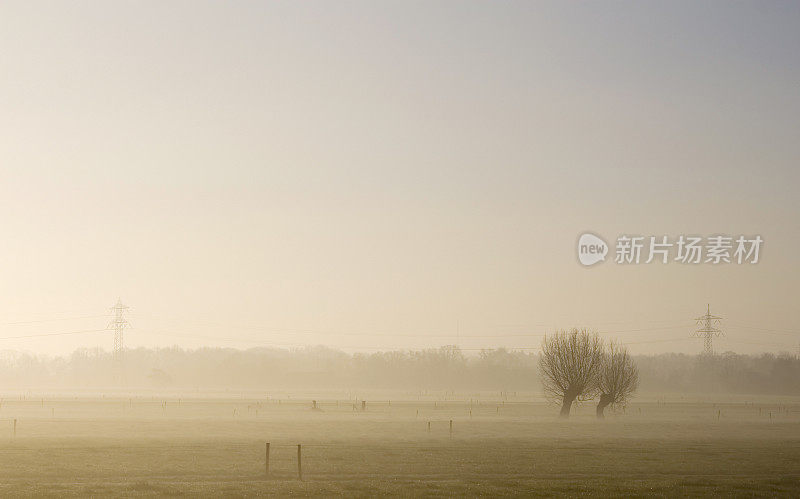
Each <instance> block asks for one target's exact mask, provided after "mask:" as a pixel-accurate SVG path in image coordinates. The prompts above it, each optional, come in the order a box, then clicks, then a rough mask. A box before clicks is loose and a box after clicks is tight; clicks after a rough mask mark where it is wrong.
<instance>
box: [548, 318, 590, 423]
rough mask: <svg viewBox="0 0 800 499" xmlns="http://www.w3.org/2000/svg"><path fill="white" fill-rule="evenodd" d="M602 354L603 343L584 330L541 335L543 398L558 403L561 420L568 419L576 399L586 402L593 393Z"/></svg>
mask: <svg viewBox="0 0 800 499" xmlns="http://www.w3.org/2000/svg"><path fill="white" fill-rule="evenodd" d="M603 355H604V352H603V340H601V339H600V337H599V336H597V334H596V333H591V332H589V331H588V330H586V329H582V330H580V331H579V330H578V329H572V330H571V331H569V332H567V331H559V332H557V333H556V334H554V335H552V336H545V338H544V340H543V341H542V354H541V356H540V357H539V372H540V373H541V376H542V384H543V385H544V392H545V395H547V396H548V397H549V398H551V399H554V400H560V401H561V417H564V418H566V417H569V412H570V409H571V408H572V403H573V402H575V401H576V400H578V401H584V400H590V399H592V398H594V396H595V395H596V394H597V391H598V388H599V387H598V382H599V374H600V369H601V368H602V367H603Z"/></svg>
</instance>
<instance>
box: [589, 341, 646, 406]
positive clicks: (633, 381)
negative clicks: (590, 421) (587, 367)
mask: <svg viewBox="0 0 800 499" xmlns="http://www.w3.org/2000/svg"><path fill="white" fill-rule="evenodd" d="M599 376H600V379H599V391H600V402H599V403H598V404H597V417H598V418H602V417H605V415H604V414H603V411H604V410H605V408H606V407H608V406H609V405H619V404H624V403H625V402H626V401H627V400H628V399H629V398H630V397H631V395H633V393H634V392H635V391H636V388H638V387H639V370H638V369H637V368H636V364H634V363H633V359H632V358H631V356H630V355H629V354H628V349H627V348H625V347H624V346H622V345H620V344H618V343H613V342H612V343H611V344H610V345H609V348H608V351H607V352H605V355H604V359H603V367H602V369H600V374H599Z"/></svg>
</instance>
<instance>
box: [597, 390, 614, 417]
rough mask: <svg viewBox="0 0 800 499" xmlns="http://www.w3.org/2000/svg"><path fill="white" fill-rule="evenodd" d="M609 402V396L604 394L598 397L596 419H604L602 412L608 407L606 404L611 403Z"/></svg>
mask: <svg viewBox="0 0 800 499" xmlns="http://www.w3.org/2000/svg"><path fill="white" fill-rule="evenodd" d="M611 400H612V399H611V395H607V394H605V393H604V394H602V395H600V402H599V403H598V404H597V417H598V418H601V419H602V418H604V417H606V416H605V414H603V411H604V410H605V409H606V407H608V404H610V403H611Z"/></svg>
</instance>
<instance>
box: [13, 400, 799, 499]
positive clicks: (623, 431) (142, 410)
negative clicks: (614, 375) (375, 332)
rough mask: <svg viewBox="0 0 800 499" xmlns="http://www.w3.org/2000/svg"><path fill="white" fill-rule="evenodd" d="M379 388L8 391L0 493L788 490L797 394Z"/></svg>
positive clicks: (793, 467)
mask: <svg viewBox="0 0 800 499" xmlns="http://www.w3.org/2000/svg"><path fill="white" fill-rule="evenodd" d="M380 395H381V394H369V396H366V395H364V398H365V399H366V400H367V404H366V410H364V411H362V410H361V403H360V402H356V401H355V398H351V399H348V398H347V395H344V394H343V396H342V398H338V397H334V396H328V398H325V396H324V395H318V397H319V398H318V409H317V410H313V409H312V408H311V398H312V397H313V396H309V395H300V394H294V395H288V394H282V395H275V394H272V395H271V396H267V395H266V394H264V395H257V394H242V395H240V396H234V395H230V394H227V395H226V394H222V395H216V396H210V395H209V396H200V395H194V396H192V397H188V396H186V397H178V396H176V395H171V396H169V397H167V396H163V395H162V396H155V395H154V396H149V395H147V396H144V395H142V394H139V395H138V396H134V395H131V396H123V395H119V394H118V395H115V396H110V395H109V396H108V397H100V396H93V397H89V396H86V395H64V394H60V395H36V394H33V393H26V394H19V393H18V394H5V395H4V396H3V400H2V402H1V403H0V496H10V495H35V496H42V495H45V496H46V495H52V496H71V495H77V496H90V495H91V496H103V497H106V496H165V495H167V496H179V495H188V496H197V495H217V496H218V495H225V496H251V495H276V496H287V495H324V496H330V495H346V496H374V495H382V494H391V495H439V496H449V495H460V496H463V495H469V496H473V495H524V496H531V495H534V496H536V495H545V496H546V495H570V496H579V495H602V496H608V495H612V496H651V495H660V496H675V495H679V496H686V495H691V496H696V495H724V496H742V497H745V496H747V497H751V496H753V495H764V496H775V495H783V496H797V495H800V401H798V400H797V399H791V398H788V397H784V398H777V397H776V398H772V399H767V398H760V399H757V398H755V397H752V398H749V399H748V398H747V397H738V398H735V399H734V398H730V397H728V398H726V397H708V398H703V399H699V398H698V399H688V398H683V397H679V396H672V397H669V396H665V397H659V398H649V399H648V398H645V397H641V398H640V399H637V400H636V401H634V403H632V404H631V405H629V406H628V407H627V408H625V411H624V412H623V411H619V412H617V413H612V414H609V415H608V417H607V418H606V419H605V420H597V419H596V418H595V417H594V414H593V410H594V408H593V407H592V406H591V405H588V404H587V405H584V406H581V407H579V408H577V409H576V410H575V411H574V413H573V416H572V417H571V418H570V419H569V420H568V421H563V420H559V419H558V418H557V417H556V414H557V412H558V409H557V408H556V407H553V406H552V405H548V404H546V403H544V402H543V401H540V400H537V399H535V398H534V397H531V396H524V395H520V396H509V395H503V396H501V394H497V393H495V394H485V393H484V394H447V395H444V394H439V395H426V396H423V395H417V394H405V395H403V394H392V395H391V397H392V399H391V400H390V399H389V397H387V396H384V397H383V398H379V397H380ZM314 398H316V397H314ZM395 398H396V400H395ZM14 420H16V435H15V434H14ZM450 420H452V421H453V427H452V428H453V430H452V435H451V433H450ZM428 422H430V430H428ZM266 442H269V443H270V470H269V471H270V473H269V476H266V474H265V444H266ZM297 444H301V445H302V447H301V454H302V472H303V480H302V481H301V480H299V479H298V470H297Z"/></svg>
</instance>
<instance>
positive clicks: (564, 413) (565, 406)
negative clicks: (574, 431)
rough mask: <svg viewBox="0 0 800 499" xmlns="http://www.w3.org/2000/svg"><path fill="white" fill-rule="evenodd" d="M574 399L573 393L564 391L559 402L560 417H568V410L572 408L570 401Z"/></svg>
mask: <svg viewBox="0 0 800 499" xmlns="http://www.w3.org/2000/svg"><path fill="white" fill-rule="evenodd" d="M574 401H575V395H572V394H571V393H565V394H564V400H563V402H562V403H561V417H562V418H568V417H569V411H570V409H572V402H574Z"/></svg>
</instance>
